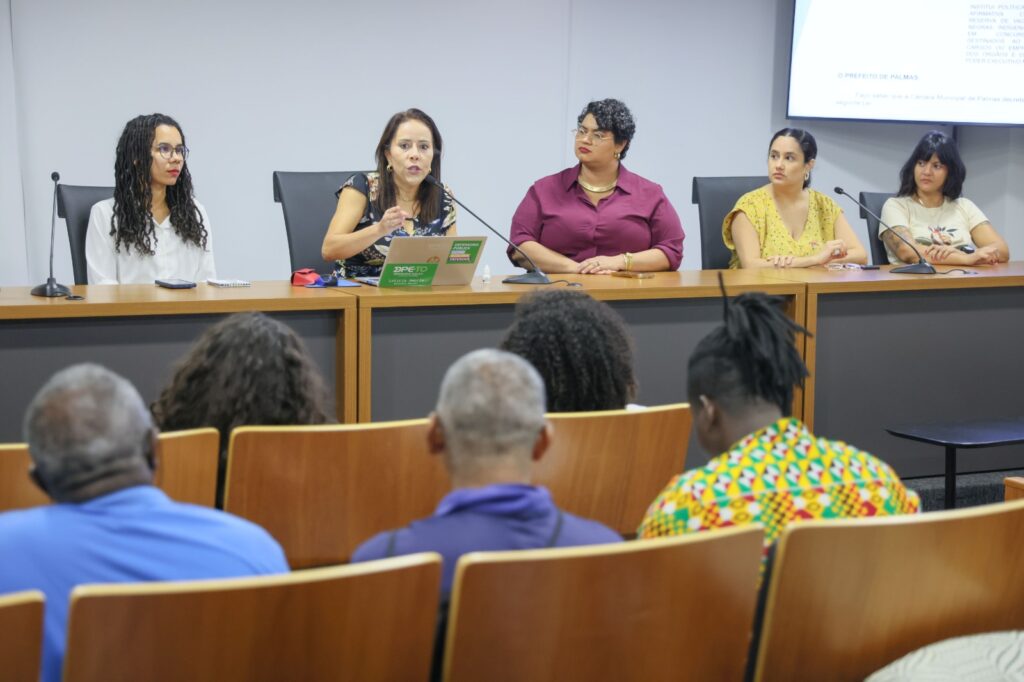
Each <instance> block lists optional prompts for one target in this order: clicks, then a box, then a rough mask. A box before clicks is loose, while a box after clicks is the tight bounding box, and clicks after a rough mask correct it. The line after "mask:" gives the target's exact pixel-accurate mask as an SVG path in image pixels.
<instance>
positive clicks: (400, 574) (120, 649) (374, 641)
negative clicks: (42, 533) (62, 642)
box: [64, 553, 441, 682]
mask: <svg viewBox="0 0 1024 682" xmlns="http://www.w3.org/2000/svg"><path fill="white" fill-rule="evenodd" d="M440 582H441V557H440V555H438V554H434V553H424V554H410V555H408V556H404V557H397V558H393V559H384V560H381V561H374V562H367V563H363V564H358V565H353V566H341V567H331V568H321V569H312V570H309V571H297V572H295V573H288V574H284V575H277V576H261V577H256V578H236V579H231V580H201V581H188V582H166V583H132V584H117V585H87V586H80V587H77V588H75V590H74V592H72V594H71V606H70V616H69V621H68V646H67V653H66V655H65V659H64V682H101V681H102V682H117V681H119V680H123V681H125V682H127V681H129V680H132V681H134V680H147V681H148V682H165V681H166V682H171V681H172V680H173V681H175V682H177V681H179V680H189V681H190V682H206V681H209V682H213V681H214V680H217V681H219V680H249V681H255V682H259V681H261V680H267V681H268V682H269V681H271V680H274V681H276V680H317V681H318V682H319V681H322V680H323V681H331V680H396V681H397V680H403V681H404V680H423V679H426V677H427V674H428V671H429V669H430V660H431V654H432V649H433V641H434V632H435V624H436V620H437V601H438V599H439V589H440Z"/></svg>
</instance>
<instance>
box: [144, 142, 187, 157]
mask: <svg viewBox="0 0 1024 682" xmlns="http://www.w3.org/2000/svg"><path fill="white" fill-rule="evenodd" d="M153 151H155V152H157V153H159V154H160V156H162V157H164V158H165V159H167V160H168V161H170V160H171V159H172V158H173V157H174V155H175V154H177V155H178V156H180V157H181V159H182V160H183V161H184V160H185V159H187V158H188V147H186V146H185V145H183V144H179V145H178V146H177V147H175V146H174V145H170V144H167V143H166V142H161V143H160V144H158V145H157V146H156V147H154V148H153Z"/></svg>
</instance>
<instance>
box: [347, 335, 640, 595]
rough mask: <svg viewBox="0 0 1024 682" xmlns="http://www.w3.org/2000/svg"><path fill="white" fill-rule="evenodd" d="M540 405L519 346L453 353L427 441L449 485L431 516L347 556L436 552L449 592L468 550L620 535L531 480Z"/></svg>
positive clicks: (542, 447)
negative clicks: (516, 351) (515, 350)
mask: <svg viewBox="0 0 1024 682" xmlns="http://www.w3.org/2000/svg"><path fill="white" fill-rule="evenodd" d="M544 405H545V396H544V381H543V380H542V379H541V378H540V375H539V374H538V373H537V370H535V369H534V368H533V367H532V366H531V365H530V364H529V363H528V362H527V361H526V360H523V359H522V358H520V357H519V356H517V355H513V354H511V353H506V352H505V351H500V350H492V349H485V350H478V351H474V352H472V353H469V354H468V355H465V356H463V357H462V358H460V359H459V360H457V361H456V362H455V364H453V365H452V366H451V367H450V368H449V369H448V372H447V373H446V374H445V376H444V380H443V381H442V383H441V395H440V397H439V398H438V401H437V408H436V411H435V412H434V414H432V415H431V417H430V430H429V433H428V436H427V439H428V444H429V448H430V451H431V452H432V453H434V454H439V455H440V456H441V457H443V458H444V463H445V467H446V468H447V469H448V472H449V474H450V476H451V481H452V488H453V489H452V492H450V493H449V494H448V495H447V496H446V497H445V498H444V499H443V500H441V503H440V504H439V505H438V506H437V509H436V510H435V511H434V515H433V516H431V517H429V518H426V519H421V520H419V521H415V522H413V523H411V524H410V525H409V526H407V527H405V528H400V529H397V530H392V531H388V532H385V533H380V534H378V535H376V536H374V537H373V538H371V539H370V540H368V541H367V542H365V543H363V544H362V545H361V546H360V547H359V548H357V549H356V551H355V554H353V556H352V561H353V562H357V561H369V560H372V559H381V558H384V557H389V556H396V555H400V554H413V553H415V552H438V553H439V554H440V555H441V556H442V557H443V558H444V570H443V575H442V580H441V592H442V595H443V597H444V598H445V599H447V596H448V594H449V593H450V591H451V587H452V578H453V575H454V573H455V564H456V562H457V561H458V559H459V557H460V556H462V555H463V554H465V553H467V552H476V551H490V550H497V551H504V550H514V549H537V548H543V547H568V546H572V545H592V544H601V543H606V542H619V541H621V540H622V538H621V537H620V536H619V535H618V534H617V533H616V532H615V531H613V530H611V529H610V528H608V527H606V526H603V525H601V524H600V523H598V522H596V521H590V520H587V519H582V518H579V517H577V516H573V515H572V514H569V513H567V512H564V511H562V510H561V509H559V508H558V507H556V506H555V503H554V501H553V500H552V499H551V494H550V493H549V492H548V491H547V489H545V488H541V487H538V486H534V485H530V470H531V465H532V463H533V462H534V461H535V460H538V459H540V458H541V457H543V456H544V452H545V451H546V450H547V448H548V445H549V443H550V441H551V438H552V430H551V426H550V425H549V424H548V422H547V420H546V419H545V417H544Z"/></svg>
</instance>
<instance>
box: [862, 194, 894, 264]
mask: <svg viewBox="0 0 1024 682" xmlns="http://www.w3.org/2000/svg"><path fill="white" fill-rule="evenodd" d="M894 196H896V195H895V194H890V193H889V192H861V193H860V203H862V204H864V205H865V206H867V207H868V208H870V209H871V212H872V213H874V214H875V215H877V216H881V215H882V206H884V205H885V202H886V201H888V200H889V199H891V198H892V197H894ZM860 217H861V218H863V219H864V220H865V221H867V224H868V248H870V249H871V262H872V263H874V264H875V265H888V264H889V255H888V254H887V253H886V252H885V244H883V243H882V240H881V239H879V238H878V220H876V219H875V218H872V217H871V216H870V215H868V212H867V211H865V210H864V209H863V208H862V209H860Z"/></svg>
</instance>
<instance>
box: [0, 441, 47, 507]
mask: <svg viewBox="0 0 1024 682" xmlns="http://www.w3.org/2000/svg"><path fill="white" fill-rule="evenodd" d="M31 466H32V458H31V457H29V454H28V445H26V444H24V443H2V444H0V512H5V511H11V510H12V509H27V508H29V507H38V506H41V505H44V504H49V503H50V498H49V497H47V496H46V493H44V492H43V491H42V490H40V489H39V487H38V486H37V485H36V484H35V483H33V482H32V479H30V478H29V477H28V471H29V468H30V467H31Z"/></svg>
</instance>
